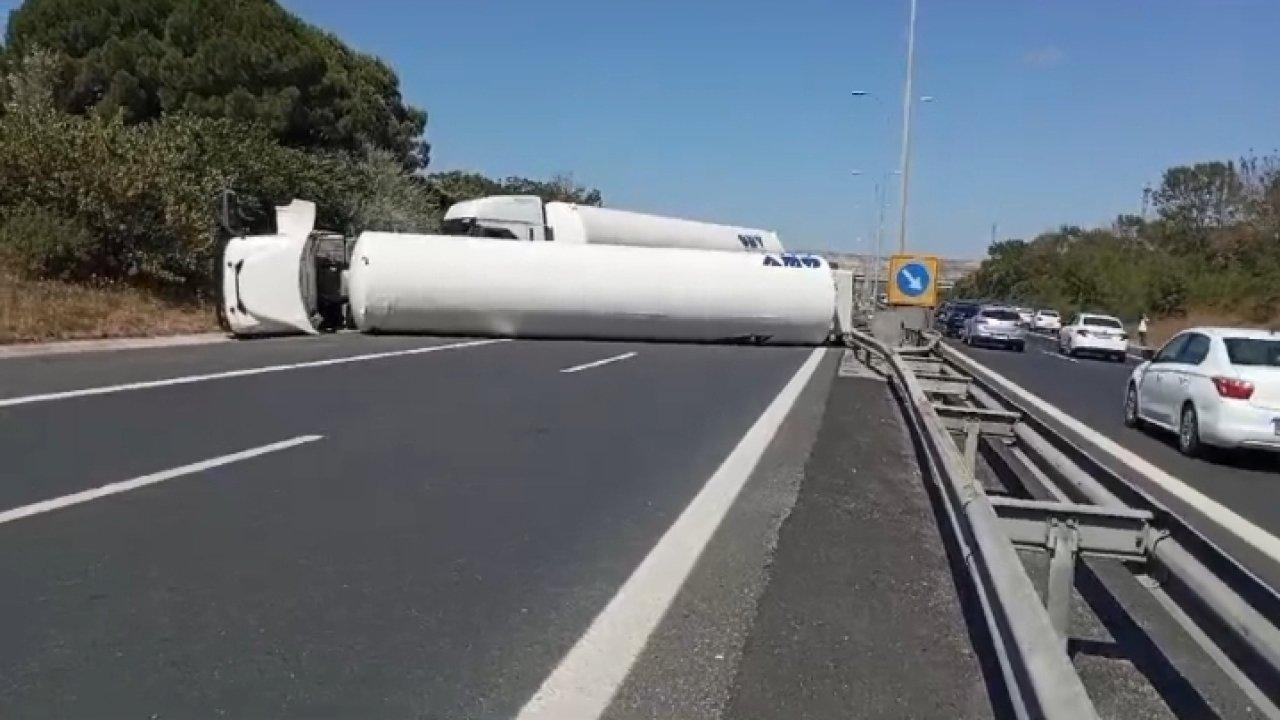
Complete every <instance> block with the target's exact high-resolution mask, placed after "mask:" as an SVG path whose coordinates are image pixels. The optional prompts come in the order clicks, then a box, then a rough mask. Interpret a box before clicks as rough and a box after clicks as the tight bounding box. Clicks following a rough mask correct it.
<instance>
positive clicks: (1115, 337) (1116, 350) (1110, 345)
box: [1058, 313, 1129, 362]
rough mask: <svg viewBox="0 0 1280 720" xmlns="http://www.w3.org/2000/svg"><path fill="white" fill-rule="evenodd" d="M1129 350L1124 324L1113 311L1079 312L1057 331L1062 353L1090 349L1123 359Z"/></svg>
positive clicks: (1085, 351)
mask: <svg viewBox="0 0 1280 720" xmlns="http://www.w3.org/2000/svg"><path fill="white" fill-rule="evenodd" d="M1128 351H1129V335H1128V334H1127V333H1125V331H1124V324H1123V323H1121V322H1120V321H1119V320H1118V319H1116V318H1113V317H1111V316H1110V315H1094V314H1092V313H1080V314H1079V315H1077V316H1075V318H1074V319H1073V320H1072V321H1071V322H1070V323H1069V324H1067V325H1064V326H1063V327H1062V329H1061V330H1060V331H1058V352H1060V353H1062V354H1063V355H1069V356H1071V357H1075V356H1076V355H1079V354H1082V353H1089V354H1095V355H1102V356H1103V357H1108V358H1111V359H1112V360H1115V361H1117V362H1124V356H1125V355H1126V354H1127V353H1128Z"/></svg>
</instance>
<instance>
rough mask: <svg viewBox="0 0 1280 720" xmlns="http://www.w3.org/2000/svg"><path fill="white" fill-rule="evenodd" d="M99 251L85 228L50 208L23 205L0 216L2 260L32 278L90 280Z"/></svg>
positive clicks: (94, 239)
mask: <svg viewBox="0 0 1280 720" xmlns="http://www.w3.org/2000/svg"><path fill="white" fill-rule="evenodd" d="M98 250H99V247H98V241H97V239H96V238H94V236H93V234H92V233H90V232H89V231H88V230H87V229H85V228H84V226H82V225H81V224H80V223H78V222H77V221H75V220H72V219H68V218H65V217H62V216H60V215H58V214H56V213H54V212H52V211H50V210H48V209H46V208H41V207H35V206H23V207H19V208H16V209H13V210H10V211H8V212H6V213H4V215H3V216H0V260H3V262H4V264H5V265H6V266H7V267H9V268H10V269H12V270H16V271H18V272H20V273H22V274H23V275H25V276H26V277H28V278H33V279H34V278H51V279H57V280H83V279H87V278H88V277H90V275H91V274H92V268H93V267H94V266H95V265H96V264H97V259H96V258H95V255H96V254H97V252H98Z"/></svg>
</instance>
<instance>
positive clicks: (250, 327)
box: [221, 196, 836, 344]
mask: <svg viewBox="0 0 1280 720" xmlns="http://www.w3.org/2000/svg"><path fill="white" fill-rule="evenodd" d="M486 201H487V202H486ZM552 206H556V207H552ZM314 224H315V205H314V204H312V203H309V202H305V201H297V200H295V201H294V202H293V203H292V204H290V205H288V206H285V207H280V208H277V210H276V226H277V227H276V233H275V234H272V235H257V236H247V237H235V238H232V239H231V240H230V241H229V242H228V243H227V245H226V248H225V250H224V252H223V257H222V268H221V274H222V295H223V302H222V311H223V313H224V314H225V318H226V322H227V325H228V327H229V328H230V330H231V331H232V332H233V333H234V334H235V335H237V336H242V337H247V336H254V335H281V334H297V333H307V334H317V333H320V332H324V331H326V330H333V329H337V328H340V327H354V328H356V329H358V330H360V331H363V332H367V333H424V334H440V335H482V336H498V337H547V338H551V337H561V338H564V337H573V338H601V339H627V340H672V341H694V342H749V343H777V344H817V343H821V342H823V341H825V340H826V339H827V337H828V335H829V334H830V332H831V330H832V326H833V322H834V317H835V308H836V289H835V282H834V278H833V275H832V272H831V269H830V267H829V266H828V265H827V263H826V261H825V260H823V259H822V258H820V257H817V256H813V255H803V254H790V253H785V252H782V251H781V250H782V246H781V243H780V242H779V241H778V239H777V236H776V235H774V234H773V233H769V232H766V231H760V230H753V229H749V228H738V227H731V226H725V225H712V224H709V223H698V222H693V221H689V220H679V219H675V218H662V217H657V216H652V215H642V214H639V213H628V212H623V211H618V210H604V209H602V208H594V207H590V208H588V207H585V206H576V205H569V204H567V203H546V204H545V205H544V204H543V203H542V201H541V200H540V199H539V198H536V197H534V198H525V197H510V196H507V197H498V198H482V199H481V200H480V201H469V203H459V205H458V206H454V207H453V208H451V209H450V210H449V212H448V214H447V215H446V220H445V231H446V232H448V233H451V234H444V235H417V234H405V233H389V232H364V233H362V234H360V236H359V237H358V238H355V239H354V240H352V239H351V238H344V237H342V236H341V235H337V234H334V233H326V232H317V231H316V230H315V228H314ZM529 238H533V239H532V240H530V239H529ZM628 238H634V242H630V243H628V242H627V240H628Z"/></svg>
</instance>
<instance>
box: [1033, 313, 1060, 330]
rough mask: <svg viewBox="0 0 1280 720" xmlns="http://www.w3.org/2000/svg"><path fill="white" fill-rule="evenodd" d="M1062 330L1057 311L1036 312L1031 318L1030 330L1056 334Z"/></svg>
mask: <svg viewBox="0 0 1280 720" xmlns="http://www.w3.org/2000/svg"><path fill="white" fill-rule="evenodd" d="M1061 328H1062V318H1061V317H1059V316H1058V311H1057V310H1037V311H1036V314H1035V315H1033V316H1032V317H1031V329H1032V330H1038V331H1040V332H1058V330H1059V329H1061Z"/></svg>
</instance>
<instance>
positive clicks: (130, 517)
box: [0, 336, 811, 717]
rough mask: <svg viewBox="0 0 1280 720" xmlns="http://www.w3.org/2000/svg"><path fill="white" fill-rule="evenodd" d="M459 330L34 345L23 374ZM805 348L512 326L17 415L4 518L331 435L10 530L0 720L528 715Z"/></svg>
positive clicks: (128, 371) (185, 364) (83, 373)
mask: <svg viewBox="0 0 1280 720" xmlns="http://www.w3.org/2000/svg"><path fill="white" fill-rule="evenodd" d="M454 342H456V341H454V340H448V339H428V338H368V337H364V336H337V337H326V338H319V339H316V341H315V342H313V341H312V340H311V339H305V340H288V341H286V340H276V341H261V342H254V343H244V344H240V343H233V344H224V345H217V346H208V347H203V348H174V349H169V350H143V351H120V352H115V353H108V354H94V355H92V356H90V355H82V356H63V357H59V358H57V359H56V360H55V359H53V358H49V359H45V360H39V359H31V358H28V359H23V360H21V361H16V360H15V361H7V362H5V363H3V364H0V377H3V378H4V384H3V385H2V386H0V389H2V392H3V394H4V397H8V398H15V397H19V396H22V395H29V394H31V393H44V392H56V391H67V390H79V389H84V388H88V387H94V386H100V385H110V384H118V383H125V382H138V381H140V380H151V379H157V378H172V377H178V376H182V375H188V374H192V373H213V372H226V371H234V370H242V369H246V368H251V367H262V366H263V365H264V364H290V363H306V362H314V361H316V360H324V359H328V358H335V357H351V356H356V355H364V354H368V353H377V352H387V351H392V352H397V351H402V350H412V349H415V348H424V347H431V346H435V345H449V344H452V343H454ZM810 352H811V351H810V350H808V349H804V348H742V347H714V346H691V345H661V344H637V343H596V342H518V341H513V342H503V343H494V344H488V345H480V346H467V347H458V348H449V349H440V350H438V351H432V352H429V353H423V354H413V355H396V356H390V357H380V358H375V359H370V360H367V361H363V362H353V363H348V364H342V365H322V366H306V367H299V368H296V369H291V370H286V371H279V372H272V373H267V374H255V375H247V376H240V377H227V378H219V379H209V380H204V381H200V382H194V383H190V384H183V385H168V386H163V387H153V388H147V389H139V390H126V391H121V392H116V393H112V394H106V395H94V396H86V397H73V398H69V399H60V400H50V401H46V402H39V403H31V404H25V405H16V406H10V407H3V408H0V456H3V457H4V458H5V459H6V462H5V465H4V467H5V471H4V472H3V473H2V476H3V482H0V511H3V510H8V509H12V508H15V507H18V506H23V505H27V504H29V503H33V502H38V501H42V500H48V499H50V498H56V497H60V496H64V495H66V494H67V493H74V492H78V491H83V490H85V489H87V488H91V487H94V486H98V485H101V484H103V483H106V482H114V481H119V480H125V479H128V478H132V477H137V476H139V475H144V474H147V473H154V472H157V471H161V470H165V469H167V468H172V467H176V466H180V465H184V464H188V463H192V462H196V461H199V460H203V459H207V458H211V457H218V456H222V455H225V454H227V453H231V452H236V451H239V450H244V449H246V448H251V447H257V446H261V445H264V444H267V443H272V442H277V441H281V440H285V439H288V438H295V437H299V436H306V435H319V436H321V438H320V439H318V440H315V441H314V442H309V443H307V444H305V445H300V446H297V447H292V448H288V449H284V450H280V451H278V452H272V453H269V454H265V455H261V456H258V457H254V458H251V459H246V460H244V461H241V462H235V463H231V464H227V465H223V466H221V467H216V468H213V469H209V470H205V471H203V472H199V473H195V474H191V475H186V476H181V477H175V478H173V479H171V480H167V481H165V482H162V483H159V484H156V485H151V486H148V487H145V488H141V489H137V490H134V491H132V492H127V493H123V494H120V495H116V496H112V497H107V498H102V499H98V500H93V501H91V502H87V503H84V504H81V505H76V506H73V507H68V508H64V509H60V510H57V511H54V512H50V513H47V514H41V515H36V516H32V517H27V518H23V519H20V520H15V521H13V522H9V523H5V524H0V583H3V584H4V585H5V587H6V588H9V589H10V591H9V592H6V593H3V594H0V636H2V637H4V638H5V642H4V643H2V644H0V715H4V716H71V717H79V716H94V717H101V716H104V715H119V716H133V717H136V716H151V715H152V714H155V715H158V716H161V717H164V716H170V717H172V716H204V715H215V714H220V713H227V714H231V715H241V716H245V715H247V716H315V715H329V716H333V715H337V716H351V715H361V714H363V715H372V716H413V717H423V716H427V717H437V716H439V717H508V716H510V715H512V714H513V713H514V711H516V710H518V709H519V707H520V705H521V704H522V703H523V702H524V701H525V700H526V699H527V698H528V697H529V695H530V694H532V692H533V691H534V690H535V689H536V688H537V687H538V685H539V683H541V682H542V680H543V679H544V678H545V677H546V676H547V674H548V673H549V672H550V670H551V668H552V667H553V666H554V665H555V663H556V662H557V660H558V659H559V658H560V657H561V656H562V655H563V654H564V653H565V651H566V650H567V649H568V647H569V646H571V645H572V644H573V642H574V641H575V640H576V639H577V638H578V636H579V635H580V634H581V633H582V632H583V630H584V629H585V627H586V626H587V625H588V624H589V623H590V622H591V620H592V618H594V617H595V615H596V614H597V613H598V612H599V611H600V609H601V608H602V607H603V606H604V605H605V604H606V603H607V602H608V601H609V600H610V598H611V597H612V596H613V594H614V592H616V590H617V588H618V587H619V586H620V585H621V583H622V582H623V581H624V580H626V579H627V577H628V575H629V574H630V572H631V570H632V569H633V568H634V567H635V566H636V564H637V563H638V562H639V561H640V559H641V558H642V557H644V555H645V554H646V553H647V552H648V551H649V549H650V548H651V547H652V546H653V544H654V543H655V542H656V540H657V538H658V537H659V536H661V535H662V533H663V532H664V531H665V530H666V528H667V527H668V526H669V525H670V524H671V522H672V521H673V519H674V518H675V517H676V516H677V515H678V514H679V513H680V511H681V510H682V509H683V508H684V506H685V505H686V504H688V502H689V500H690V499H691V498H692V497H693V495H694V494H695V493H696V492H697V491H698V490H699V489H700V487H701V486H702V483H703V482H705V480H706V478H707V477H708V476H709V475H710V474H711V473H712V472H713V471H714V470H715V469H716V467H717V466H718V465H719V463H720V462H721V460H723V458H724V457H725V456H726V455H727V454H728V453H729V451H730V450H731V449H733V447H734V445H735V444H736V443H737V441H738V439H739V438H740V437H741V436H742V435H743V433H744V432H745V431H746V429H747V428H748V427H749V426H750V425H751V424H752V423H753V422H754V421H755V419H756V418H757V416H759V414H760V413H761V411H762V410H763V409H764V408H765V406H767V405H768V404H769V402H770V401H771V400H772V399H773V398H774V396H775V395H777V393H778V392H779V390H780V388H781V387H782V386H783V385H785V384H786V383H787V381H788V380H790V379H791V377H792V376H793V375H794V374H795V372H796V370H797V368H799V367H800V365H801V363H802V362H803V361H804V360H805V359H806V358H807V357H808V356H809V355H810ZM628 353H634V355H629V356H627V357H626V358H621V359H617V360H614V361H612V362H609V363H606V364H600V365H596V366H592V367H584V368H583V369H581V370H579V371H577V372H572V373H566V372H562V371H564V370H566V369H571V368H575V367H580V366H585V365H590V364H591V363H594V362H597V361H601V360H606V359H610V358H619V356H622V355H627V354H628ZM15 589H16V591H14V590H15Z"/></svg>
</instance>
